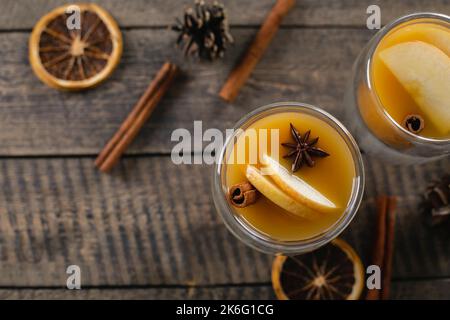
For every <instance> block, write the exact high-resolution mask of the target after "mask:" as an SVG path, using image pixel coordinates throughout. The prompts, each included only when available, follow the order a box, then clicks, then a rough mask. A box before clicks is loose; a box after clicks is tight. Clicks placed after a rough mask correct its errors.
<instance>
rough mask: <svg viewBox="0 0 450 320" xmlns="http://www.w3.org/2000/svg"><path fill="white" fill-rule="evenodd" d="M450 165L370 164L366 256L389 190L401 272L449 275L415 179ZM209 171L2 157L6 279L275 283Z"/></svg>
mask: <svg viewBox="0 0 450 320" xmlns="http://www.w3.org/2000/svg"><path fill="white" fill-rule="evenodd" d="M448 164H449V162H448V161H447V160H445V161H441V162H438V163H434V164H429V165H427V166H425V167H421V168H419V167H413V168H410V169H405V168H400V169H394V168H388V167H386V166H384V165H382V164H379V163H376V162H374V161H370V162H368V166H367V170H368V171H369V172H377V175H373V174H368V177H367V178H368V179H367V189H366V195H365V200H364V202H363V204H362V206H361V209H360V211H359V213H358V215H357V217H356V218H355V220H354V221H353V222H352V224H351V225H350V227H349V228H348V229H347V231H346V232H345V234H344V237H345V238H346V239H347V240H348V241H349V242H350V243H351V244H352V245H353V246H354V247H355V249H356V251H357V252H358V253H360V255H361V257H362V259H363V261H365V262H367V261H368V260H367V259H368V258H369V256H368V255H369V254H370V251H371V244H372V237H373V236H374V235H373V225H374V221H375V203H374V202H375V201H374V199H375V195H376V194H379V193H385V192H386V193H390V194H396V195H397V196H398V197H399V204H398V206H399V211H398V226H399V227H398V228H397V232H396V237H397V239H396V251H395V255H394V272H393V277H394V279H406V278H416V279H420V278H430V277H431V278H434V277H440V278H442V277H449V276H450V270H449V265H450V253H449V251H448V241H449V238H448V232H447V230H446V228H445V227H444V228H436V229H431V228H428V227H426V226H425V225H424V224H423V223H422V216H421V214H420V212H419V211H418V209H417V206H418V203H419V201H420V196H419V192H420V191H421V190H416V187H415V186H416V185H418V186H423V185H425V184H426V181H429V180H430V179H435V178H437V177H439V176H440V174H441V172H442V170H443V169H445V168H447V169H448ZM211 170H212V168H209V167H206V166H199V165H196V166H193V165H191V166H185V165H183V166H175V165H173V164H171V162H170V161H168V158H166V157H136V158H126V159H123V160H122V161H121V163H120V164H119V165H118V167H117V168H115V169H114V170H113V171H112V173H111V175H104V174H101V173H99V172H98V171H97V170H96V169H94V167H93V159H91V158H83V159H71V158H64V159H3V160H2V161H0V203H2V206H1V207H0V267H1V272H0V287H1V286H64V285H65V281H66V274H65V270H66V267H67V266H68V265H70V264H77V265H79V266H80V267H81V269H82V284H83V285H85V286H98V285H162V284H164V285H188V284H191V285H192V284H195V285H211V284H212V285H217V284H227V283H234V284H240V283H242V284H245V283H261V282H270V268H271V262H272V258H271V257H270V256H267V255H264V254H260V253H257V252H256V251H254V250H252V249H249V248H247V247H246V246H244V245H243V244H241V243H240V242H239V241H238V240H237V239H235V238H234V237H233V236H232V235H231V234H230V233H229V232H228V231H227V230H226V228H225V226H224V225H223V224H222V222H221V221H220V219H219V217H218V215H217V213H216V211H215V209H214V207H213V205H212V201H211V198H210V178H211V173H212V172H211ZM412 172H417V174H416V176H415V177H411V173H412ZM180 177H190V178H189V179H180ZM392 180H396V181H400V183H393V181H392ZM404 183H407V185H406V186H405V184H404ZM193 190H195V192H194V191H193ZM193 192H194V193H193Z"/></svg>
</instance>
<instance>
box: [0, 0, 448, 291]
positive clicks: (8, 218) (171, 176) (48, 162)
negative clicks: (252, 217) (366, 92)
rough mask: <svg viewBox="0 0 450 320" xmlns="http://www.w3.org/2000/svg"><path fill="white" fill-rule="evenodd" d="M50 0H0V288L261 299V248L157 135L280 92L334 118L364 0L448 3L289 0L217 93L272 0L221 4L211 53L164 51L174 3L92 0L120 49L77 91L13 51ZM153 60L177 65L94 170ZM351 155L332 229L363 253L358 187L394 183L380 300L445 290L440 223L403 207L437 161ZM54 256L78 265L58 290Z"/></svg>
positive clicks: (432, 6) (358, 43)
mask: <svg viewBox="0 0 450 320" xmlns="http://www.w3.org/2000/svg"><path fill="white" fill-rule="evenodd" d="M63 2H64V1H57V0H39V1H37V0H36V1H30V0H1V3H0V4H1V10H0V157H1V158H0V298H108V299H110V298H142V299H148V298H156V299H159V298H206V299H209V298H232V299H241V298H248V299H250V298H251V299H253V298H255V299H260V298H261V299H266V298H273V297H274V295H273V293H272V289H271V284H270V267H271V262H272V258H271V257H270V256H267V255H263V254H260V253H257V252H255V251H253V250H251V249H248V248H246V247H245V246H244V245H242V244H241V243H240V242H238V241H237V240H236V239H235V238H234V237H232V235H231V234H230V233H229V232H228V231H227V230H226V228H225V226H224V225H223V224H222V223H221V221H220V220H219V217H218V215H217V214H216V212H215V209H214V207H213V205H212V201H211V196H210V179H211V173H212V172H211V171H212V168H211V167H208V166H198V165H197V166H175V165H173V164H172V162H171V160H170V150H171V148H172V147H173V143H171V142H170V134H171V132H172V131H173V130H174V129H175V128H180V127H184V128H188V129H190V128H192V126H193V121H194V120H203V126H204V128H212V127H214V128H220V129H224V128H227V127H230V126H232V125H233V124H234V122H236V121H237V120H238V119H239V118H240V117H241V116H242V115H244V114H246V113H248V112H249V111H251V110H252V109H253V108H255V107H257V106H261V105H264V104H268V103H271V102H275V101H280V100H295V101H303V102H308V103H311V104H316V105H319V106H322V107H323V108H324V109H326V110H328V111H330V112H331V113H333V114H335V115H336V116H337V117H338V118H339V116H340V115H341V114H342V112H343V108H344V107H343V105H342V100H343V92H344V88H345V85H346V82H347V80H348V79H349V76H350V69H351V66H352V62H353V61H354V60H355V58H356V56H357V54H358V52H359V51H360V50H361V49H362V47H363V46H364V44H365V43H366V42H367V41H368V39H369V38H370V37H371V36H372V35H373V31H369V30H367V29H366V28H365V19H366V13H365V12H366V8H367V6H368V5H369V4H378V5H380V7H381V9H382V20H383V23H386V22H387V21H390V20H392V19H393V18H395V17H397V16H400V15H403V14H407V13H412V12H417V11H435V12H441V13H446V14H449V13H450V1H449V0H432V1H431V0H421V1H419V0H407V1H395V0H386V1H376V0H364V1H361V0H340V1H331V0H330V1H325V0H298V1H297V6H296V7H295V9H294V10H293V11H292V12H291V14H290V15H289V17H288V18H287V19H286V20H285V21H284V23H283V26H282V28H281V30H280V31H279V32H278V34H277V35H276V37H275V39H274V41H273V43H272V44H271V46H270V48H269V50H268V51H267V53H266V54H265V56H264V58H263V59H262V61H261V62H260V63H259V64H258V66H257V68H256V70H255V71H254V73H253V74H252V76H251V78H250V79H249V81H248V83H247V84H246V86H245V87H244V88H243V90H242V91H241V94H240V96H239V98H238V99H237V101H236V102H235V103H234V104H231V105H228V104H226V103H224V102H222V101H221V100H220V99H219V98H218V95H217V93H218V91H219V89H220V87H221V85H222V84H223V83H224V81H225V79H226V76H227V74H228V72H229V71H230V69H231V68H232V66H233V65H234V64H235V63H236V62H237V60H238V59H239V57H240V56H241V55H242V53H243V52H244V51H245V48H246V47H247V45H248V44H249V42H250V41H251V39H252V37H253V36H254V35H255V33H256V31H257V29H258V26H259V25H260V23H261V22H262V21H263V19H264V17H265V15H266V13H267V12H268V11H269V10H270V8H271V6H272V5H273V1H270V0H253V1H245V2H244V1H239V0H226V1H224V2H225V4H226V6H227V8H228V12H229V17H230V22H231V25H232V30H231V31H232V34H233V35H234V37H235V40H236V43H235V45H234V46H233V47H232V48H230V50H229V51H228V52H227V54H226V57H225V59H224V60H222V61H217V62H214V63H199V62H196V61H188V60H184V59H183V57H182V55H181V53H180V52H179V51H177V50H174V40H175V35H174V34H173V33H172V32H171V31H169V30H168V29H167V25H168V24H170V23H171V22H172V21H173V19H174V17H175V16H176V15H178V14H181V12H182V10H183V7H184V6H185V5H187V4H190V3H191V1H190V0H189V1H188V0H186V1H184V0H183V1H176V0H170V1H168V0H156V1H144V0H134V1H121V0H103V1H96V2H98V3H100V4H101V5H102V6H103V7H105V8H106V9H107V10H109V11H110V13H111V14H112V15H113V16H114V17H115V18H116V19H117V21H118V23H119V24H120V26H121V28H122V32H123V36H124V55H123V58H122V60H121V63H120V66H119V68H118V69H117V70H116V72H115V73H114V74H113V76H112V77H111V78H110V79H109V80H108V81H107V82H106V83H104V84H103V85H101V86H99V87H98V88H96V89H93V90H89V91H86V92H83V93H62V92H58V91H56V90H54V89H50V88H48V87H46V86H45V85H43V84H42V83H41V82H39V80H37V78H36V77H35V76H34V74H33V72H32V70H31V68H30V66H29V63H28V57H27V54H28V44H27V41H28V37H29V34H30V31H31V29H32V27H33V25H34V24H35V23H36V21H37V20H38V19H39V17H40V16H41V15H43V14H45V13H46V12H47V11H49V10H51V9H52V8H54V7H56V6H58V5H60V4H61V3H63ZM167 59H170V60H172V61H174V62H175V63H177V64H179V65H180V67H181V68H182V69H183V75H182V76H181V77H180V79H178V81H177V82H176V85H175V86H174V87H173V88H172V89H171V90H170V92H169V93H168V95H167V96H166V97H165V98H164V99H163V101H162V103H161V104H160V106H158V108H157V111H156V112H155V113H154V115H153V116H152V118H151V119H150V121H149V122H148V123H147V124H146V126H145V128H144V129H143V131H142V132H141V134H140V135H139V137H138V138H137V140H136V141H135V143H133V145H132V147H131V148H130V149H129V151H128V153H127V156H125V157H124V159H123V160H122V161H121V162H120V164H119V165H118V166H117V167H116V168H115V169H114V170H113V172H112V173H111V174H109V175H105V174H101V173H100V172H98V171H97V170H96V169H94V166H93V160H94V158H95V156H96V154H97V153H98V152H99V150H100V149H101V148H102V146H103V145H104V143H105V142H106V141H107V139H108V138H109V137H110V136H111V135H112V134H113V133H114V131H115V129H116V128H117V127H118V126H119V124H120V123H121V121H122V120H123V119H124V117H125V115H126V114H127V113H128V112H129V110H130V108H131V107H132V105H133V104H134V103H135V101H136V100H137V99H138V97H139V96H140V94H141V93H142V92H143V90H144V88H145V87H146V86H147V84H148V83H149V81H150V79H151V78H152V76H153V75H154V74H155V72H156V71H157V70H158V69H159V67H160V66H161V65H162V63H163V62H164V61H166V60H167ZM362 147H363V148H364V146H362ZM364 160H365V161H366V172H367V186H366V193H365V198H364V201H363V204H362V206H361V209H360V211H359V213H358V215H357V217H356V218H355V220H354V222H352V224H351V225H350V227H349V228H348V229H347V230H346V232H345V234H344V235H343V236H344V238H346V239H347V240H348V241H349V242H350V243H351V244H352V245H353V246H354V247H355V249H356V250H357V252H358V253H359V254H360V255H361V257H362V259H363V260H364V261H365V262H368V260H367V258H368V256H369V253H370V247H371V243H372V238H373V225H374V217H375V216H374V215H375V208H374V199H375V197H376V195H377V194H382V193H387V194H395V195H397V196H398V197H399V217H398V227H397V229H396V251H395V258H394V275H393V291H392V297H393V298H398V299H409V298H425V299H428V298H445V299H449V298H450V250H449V247H450V237H449V232H448V228H445V227H444V228H442V227H441V228H435V229H431V228H429V227H427V226H426V225H425V224H423V222H422V215H421V213H420V212H419V210H418V204H419V202H420V194H421V192H422V191H423V189H424V187H425V186H426V184H427V182H428V181H430V180H433V179H436V178H439V177H440V176H442V175H443V173H444V172H449V171H450V161H449V160H448V159H447V160H442V161H439V162H436V163H430V164H427V165H424V166H414V167H398V168H393V167H388V166H385V165H383V164H381V163H379V162H377V161H376V160H373V159H368V158H367V157H366V158H365V159H364ZM70 264H77V265H79V266H80V267H81V269H82V286H83V288H84V289H83V290H81V291H69V290H65V289H64V288H65V281H66V274H65V270H66V267H67V266H68V265H70Z"/></svg>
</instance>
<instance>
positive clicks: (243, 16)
mask: <svg viewBox="0 0 450 320" xmlns="http://www.w3.org/2000/svg"><path fill="white" fill-rule="evenodd" d="M91 2H95V3H98V4H100V5H101V6H103V7H104V8H105V9H107V10H108V11H109V12H110V13H111V14H112V15H113V16H114V17H115V18H116V19H117V21H118V23H119V25H120V26H121V27H165V26H167V25H168V24H170V23H172V21H173V20H174V19H175V17H177V16H179V15H181V14H182V11H183V8H184V7H185V6H187V5H191V4H192V3H193V1H192V0H151V1H148V0H134V1H121V0H100V1H95V0H94V1H91ZM223 2H224V3H225V4H226V7H227V10H228V12H229V19H230V23H231V24H232V25H245V26H247V25H259V24H261V23H262V21H263V20H264V17H265V16H266V14H267V13H268V12H269V11H270V8H271V7H272V6H273V4H274V3H275V1H274V0H258V1H246V2H245V5H243V4H242V1H240V0H226V1H223ZM63 3H64V1H62V0H34V1H29V0H2V11H1V12H0V30H1V29H3V30H11V29H31V28H32V27H33V25H34V24H35V23H36V21H37V20H38V19H39V18H40V17H41V16H42V15H44V14H45V13H47V12H48V11H50V10H51V9H53V8H55V7H57V6H60V5H62V4H63ZM372 4H376V5H379V6H380V8H381V12H382V15H381V16H382V22H383V23H386V22H389V21H391V20H392V19H394V18H396V17H398V16H401V15H405V14H408V13H413V12H420V11H422V12H423V11H431V12H441V13H447V14H448V13H449V12H450V11H449V10H450V9H449V2H448V0H433V1H430V0H404V1H396V0H340V1H329V0H297V4H296V7H295V8H294V9H293V10H292V12H291V13H290V14H289V17H288V18H287V19H286V21H283V25H287V26H299V25H300V26H358V27H363V26H365V25H366V19H367V14H366V9H367V7H368V6H369V5H372ZM243 8H244V10H243Z"/></svg>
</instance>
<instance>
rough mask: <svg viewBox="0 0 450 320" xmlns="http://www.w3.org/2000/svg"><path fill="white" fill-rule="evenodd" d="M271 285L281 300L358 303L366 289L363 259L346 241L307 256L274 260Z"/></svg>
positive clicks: (333, 243) (281, 257)
mask: <svg viewBox="0 0 450 320" xmlns="http://www.w3.org/2000/svg"><path fill="white" fill-rule="evenodd" d="M272 284H273V288H274V290H275V294H276V296H277V298H278V299H280V300H356V299H358V298H359V297H360V295H361V292H362V290H363V285H364V270H363V265H362V263H361V260H360V258H359V257H358V255H357V254H356V253H355V251H354V250H353V248H352V247H351V246H350V245H349V244H348V243H347V242H345V241H344V240H341V239H334V240H333V241H332V242H331V243H330V244H328V245H326V246H324V247H322V248H320V249H318V250H316V251H313V252H310V253H306V254H304V255H299V256H293V257H287V256H283V255H280V256H278V257H276V258H275V260H274V262H273V266H272Z"/></svg>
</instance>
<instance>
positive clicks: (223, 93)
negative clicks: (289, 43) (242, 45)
mask: <svg viewBox="0 0 450 320" xmlns="http://www.w3.org/2000/svg"><path fill="white" fill-rule="evenodd" d="M294 4H295V0H277V3H276V4H275V6H274V7H273V8H272V10H271V11H270V13H269V15H268V16H267V17H266V20H265V21H264V23H263V25H262V26H261V28H260V29H259V31H258V34H257V35H256V37H255V39H254V40H253V43H252V44H251V45H250V47H249V49H248V50H247V53H246V54H245V56H244V58H243V59H242V60H241V62H240V63H239V64H238V65H237V66H236V67H235V68H234V69H233V71H231V73H230V75H229V76H228V80H227V81H226V82H225V84H224V86H223V87H222V90H220V93H219V96H220V97H221V98H222V99H224V100H225V101H228V102H232V101H233V100H234V99H235V98H236V97H237V95H238V93H239V90H240V89H241V87H242V86H243V85H244V83H245V81H247V79H248V77H249V76H250V74H251V73H252V71H253V69H254V68H255V66H256V64H257V63H258V62H259V60H260V59H261V57H262V56H263V54H264V52H265V51H266V49H267V47H268V46H269V44H270V42H271V41H272V38H273V37H274V36H275V34H276V32H277V31H278V28H279V26H280V24H281V21H282V20H283V18H284V17H285V16H286V15H287V13H288V12H289V10H290V9H291V8H292V7H293V6H294Z"/></svg>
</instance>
